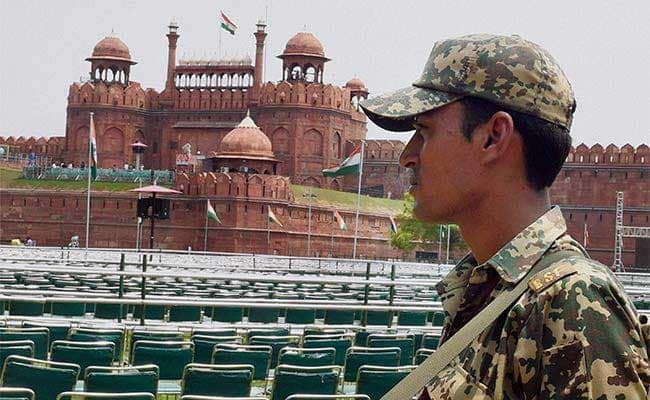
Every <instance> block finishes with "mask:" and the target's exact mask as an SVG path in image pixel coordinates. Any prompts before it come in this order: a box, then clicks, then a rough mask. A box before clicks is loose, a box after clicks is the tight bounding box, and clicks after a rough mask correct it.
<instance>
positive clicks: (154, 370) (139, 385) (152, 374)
mask: <svg viewBox="0 0 650 400" xmlns="http://www.w3.org/2000/svg"><path fill="white" fill-rule="evenodd" d="M158 376H159V369H158V366H157V365H153V364H148V365H138V366H136V367H94V366H92V367H88V368H86V373H85V374H84V390H86V391H88V392H104V393H123V392H145V393H151V394H153V395H154V396H156V395H157V393H158ZM138 400H145V399H144V397H142V398H139V399H138Z"/></svg>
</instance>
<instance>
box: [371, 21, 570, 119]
mask: <svg viewBox="0 0 650 400" xmlns="http://www.w3.org/2000/svg"><path fill="white" fill-rule="evenodd" d="M467 96H472V97H478V98H481V99H484V100H488V101H491V102H493V103H496V104H498V105H501V106H503V107H505V108H508V109H511V110H514V111H519V112H522V113H526V114H530V115H534V116H536V117H539V118H542V119H544V120H546V121H549V122H553V123H555V124H558V125H561V126H563V127H565V128H567V130H568V129H570V128H571V121H572V119H573V112H574V111H575V107H576V102H575V99H574V97H573V89H571V84H570V83H569V81H568V79H567V77H566V75H564V72H563V71H562V69H561V68H560V66H559V65H558V64H557V62H556V61H555V59H553V57H552V56H551V55H550V54H549V53H548V52H547V51H546V50H544V49H543V48H541V47H540V46H538V45H537V44H535V43H532V42H529V41H527V40H524V39H522V38H521V37H519V36H517V35H513V36H499V35H488V34H480V35H467V36H461V37H457V38H451V39H445V40H442V41H439V42H436V43H435V44H434V46H433V50H431V54H430V55H429V59H428V60H427V63H426V65H425V66H424V71H423V72H422V76H421V77H420V79H418V80H417V81H416V82H415V83H413V84H412V85H411V86H410V87H407V88H404V89H400V90H397V91H395V92H391V93H387V94H384V95H381V96H377V97H375V98H372V99H370V100H367V101H364V102H362V103H361V107H362V108H363V109H364V111H365V112H366V114H367V115H368V117H369V118H370V119H371V120H372V121H373V122H374V123H376V124H377V125H379V126H380V127H382V128H384V129H387V130H389V131H397V132H404V131H410V130H413V119H414V117H415V116H417V115H418V114H422V113H424V112H427V111H431V110H433V109H436V108H438V107H442V106H444V105H446V104H449V103H452V102H454V101H456V100H459V99H461V98H463V97H467Z"/></svg>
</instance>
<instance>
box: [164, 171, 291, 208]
mask: <svg viewBox="0 0 650 400" xmlns="http://www.w3.org/2000/svg"><path fill="white" fill-rule="evenodd" d="M176 188H177V190H180V191H181V192H183V194H185V195H188V196H206V197H212V196H218V197H221V196H222V197H248V198H256V199H260V198H267V199H273V200H284V201H289V202H291V201H293V192H292V191H291V180H290V179H289V177H286V176H278V175H263V174H243V173H238V172H231V173H222V172H202V173H198V174H187V173H184V172H181V173H179V174H178V175H177V176H176Z"/></svg>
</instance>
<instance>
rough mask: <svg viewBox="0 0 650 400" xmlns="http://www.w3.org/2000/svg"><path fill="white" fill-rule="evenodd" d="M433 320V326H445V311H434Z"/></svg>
mask: <svg viewBox="0 0 650 400" xmlns="http://www.w3.org/2000/svg"><path fill="white" fill-rule="evenodd" d="M431 322H432V323H433V326H443V325H444V324H445V312H444V311H434V312H433V319H432V321H431Z"/></svg>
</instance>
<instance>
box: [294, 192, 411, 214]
mask: <svg viewBox="0 0 650 400" xmlns="http://www.w3.org/2000/svg"><path fill="white" fill-rule="evenodd" d="M291 189H292V190H293V194H294V197H295V201H296V203H298V204H304V205H307V204H309V197H303V195H308V194H309V191H310V190H311V191H312V193H313V194H314V195H316V198H314V199H313V203H312V204H313V205H318V206H321V207H332V208H336V209H338V210H346V211H355V210H356V209H357V194H356V193H350V192H339V191H337V190H330V189H319V188H311V187H309V186H301V185H291ZM360 208H361V210H363V211H367V212H374V213H380V214H391V215H396V214H399V213H400V212H402V208H403V202H402V200H392V199H384V198H377V197H370V196H364V195H362V196H361V204H360Z"/></svg>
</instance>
